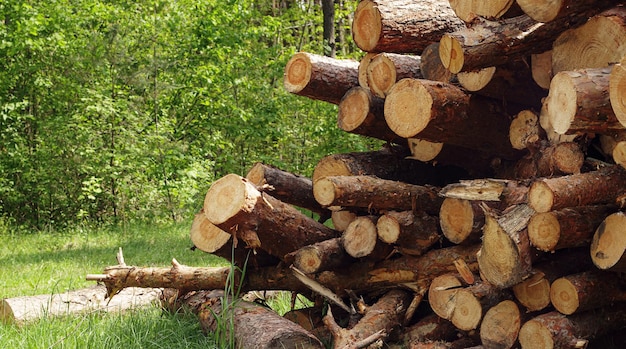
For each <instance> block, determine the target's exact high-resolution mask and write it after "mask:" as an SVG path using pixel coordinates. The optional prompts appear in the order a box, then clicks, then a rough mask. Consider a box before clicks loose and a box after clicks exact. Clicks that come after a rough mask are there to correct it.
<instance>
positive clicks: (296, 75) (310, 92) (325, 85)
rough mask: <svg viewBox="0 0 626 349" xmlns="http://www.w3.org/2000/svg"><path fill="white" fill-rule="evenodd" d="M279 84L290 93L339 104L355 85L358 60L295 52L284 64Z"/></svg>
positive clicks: (357, 78)
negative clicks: (281, 82)
mask: <svg viewBox="0 0 626 349" xmlns="http://www.w3.org/2000/svg"><path fill="white" fill-rule="evenodd" d="M283 84H284V86H285V89H286V90H287V91H288V92H290V93H293V94H296V95H299V96H304V97H308V98H311V99H314V100H320V101H325V102H329V103H332V104H339V102H340V101H341V98H342V97H343V95H345V94H346V92H348V90H349V89H351V88H353V87H354V86H358V85H359V62H357V61H353V60H347V59H344V60H340V59H335V58H331V57H326V56H320V55H316V54H313V53H307V52H298V53H296V54H295V55H293V56H292V57H291V59H290V60H289V62H287V65H286V66H285V74H284V79H283Z"/></svg>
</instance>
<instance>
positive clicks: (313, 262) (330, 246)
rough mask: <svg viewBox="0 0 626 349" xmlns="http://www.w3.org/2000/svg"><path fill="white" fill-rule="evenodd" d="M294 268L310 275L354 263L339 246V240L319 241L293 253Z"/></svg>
mask: <svg viewBox="0 0 626 349" xmlns="http://www.w3.org/2000/svg"><path fill="white" fill-rule="evenodd" d="M293 255H294V261H293V265H294V267H296V268H298V269H299V270H301V271H302V272H303V273H306V274H311V273H318V272H321V271H325V270H333V269H335V268H339V267H342V266H345V265H347V264H349V263H350V262H352V261H354V259H353V258H351V257H350V256H349V255H348V254H347V253H346V251H345V250H344V248H343V246H342V245H341V238H333V239H328V240H325V241H321V242H318V243H315V244H312V245H309V246H304V247H302V248H301V249H299V250H297V251H295V252H293Z"/></svg>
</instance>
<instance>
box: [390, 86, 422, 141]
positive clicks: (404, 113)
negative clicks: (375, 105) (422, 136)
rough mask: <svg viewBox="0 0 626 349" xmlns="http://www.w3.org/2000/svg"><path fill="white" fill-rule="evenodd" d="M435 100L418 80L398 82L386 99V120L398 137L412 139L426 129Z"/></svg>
mask: <svg viewBox="0 0 626 349" xmlns="http://www.w3.org/2000/svg"><path fill="white" fill-rule="evenodd" d="M432 105H433V98H432V96H431V95H430V93H429V92H428V90H427V89H426V88H425V87H424V86H423V85H422V84H421V83H420V82H419V80H417V79H410V78H407V79H402V80H400V81H398V82H397V83H396V84H395V85H393V87H392V88H391V90H390V91H389V95H388V96H387V98H386V99H385V120H386V121H387V125H389V128H390V129H391V130H392V131H393V132H394V133H395V134H397V135H398V136H400V137H404V138H410V137H413V136H415V135H417V134H419V133H420V132H421V131H422V130H424V129H425V128H426V126H427V125H428V123H429V122H430V119H431V108H432Z"/></svg>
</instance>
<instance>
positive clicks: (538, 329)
mask: <svg viewBox="0 0 626 349" xmlns="http://www.w3.org/2000/svg"><path fill="white" fill-rule="evenodd" d="M624 327H626V309H624V306H623V305H622V306H613V307H607V308H602V309H601V310H599V311H587V312H583V313H580V314H573V315H568V316H566V315H563V314H561V313H559V312H558V311H552V312H549V313H546V314H542V315H539V316H536V317H534V318H533V319H531V320H529V321H527V322H526V323H525V324H524V325H523V326H522V328H521V329H520V333H519V341H520V344H521V345H522V348H523V349H529V348H544V349H553V348H554V349H558V348H563V349H565V348H568V349H569V348H585V347H586V346H587V343H588V342H589V339H592V338H594V337H597V336H600V335H602V334H606V333H610V332H613V331H616V330H619V329H622V328H624Z"/></svg>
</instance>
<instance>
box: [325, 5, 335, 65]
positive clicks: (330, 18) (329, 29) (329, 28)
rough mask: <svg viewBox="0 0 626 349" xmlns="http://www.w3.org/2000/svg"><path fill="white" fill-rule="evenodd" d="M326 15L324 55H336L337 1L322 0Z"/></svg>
mask: <svg viewBox="0 0 626 349" xmlns="http://www.w3.org/2000/svg"><path fill="white" fill-rule="evenodd" d="M322 13H323V15H324V25H323V27H324V40H323V45H324V56H328V57H333V58H334V57H335V52H336V50H335V1H334V0H322Z"/></svg>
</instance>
